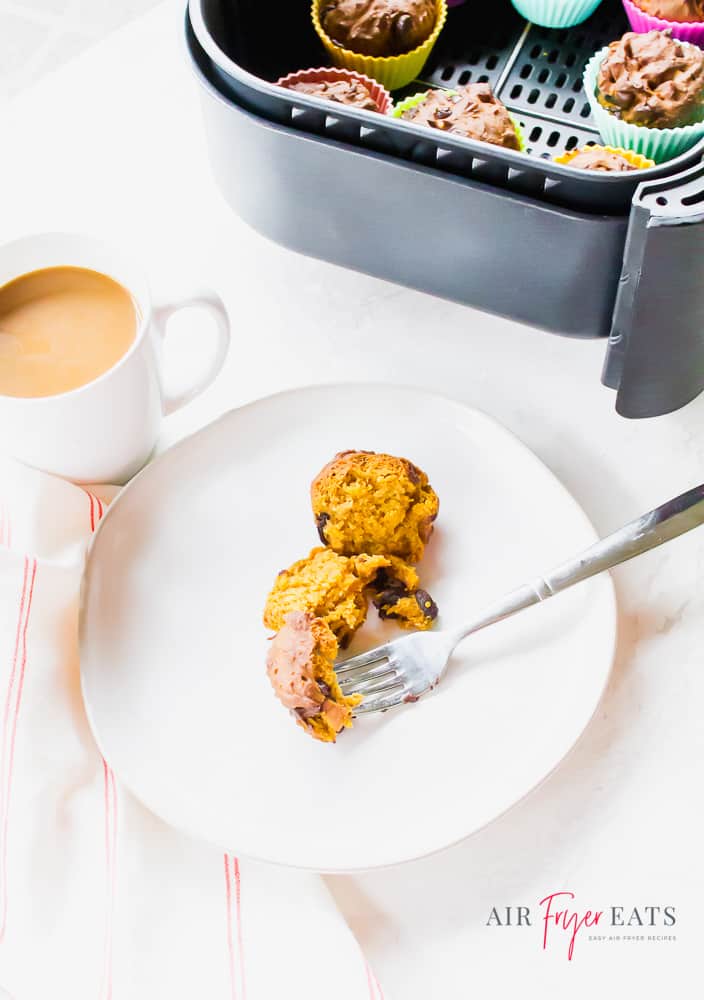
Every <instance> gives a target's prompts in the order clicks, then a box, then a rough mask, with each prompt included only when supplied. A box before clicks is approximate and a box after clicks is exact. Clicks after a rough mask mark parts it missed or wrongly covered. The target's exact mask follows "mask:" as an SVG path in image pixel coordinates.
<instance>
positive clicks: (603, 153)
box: [568, 146, 638, 173]
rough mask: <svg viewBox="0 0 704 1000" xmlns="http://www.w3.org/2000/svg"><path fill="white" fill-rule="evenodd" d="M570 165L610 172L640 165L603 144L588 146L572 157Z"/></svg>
mask: <svg viewBox="0 0 704 1000" xmlns="http://www.w3.org/2000/svg"><path fill="white" fill-rule="evenodd" d="M568 166H570V167H576V168H577V169H578V170H602V171H606V172H609V173H613V172H618V171H621V170H637V169H638V167H636V165H635V164H634V163H631V162H630V160H627V159H626V157H625V156H622V155H621V154H620V153H612V152H610V150H608V149H604V148H603V147H602V146H587V147H585V148H584V149H580V150H579V152H578V153H575V155H574V156H573V157H572V158H571V160H570V162H569V164H568Z"/></svg>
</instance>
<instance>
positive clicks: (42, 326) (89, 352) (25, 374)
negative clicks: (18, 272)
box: [0, 267, 139, 397]
mask: <svg viewBox="0 0 704 1000" xmlns="http://www.w3.org/2000/svg"><path fill="white" fill-rule="evenodd" d="M138 323H139V320H138V314H137V309H136V306H135V303H134V300H133V298H132V296H131V295H130V293H129V292H128V291H127V289H126V288H123V287H122V285H120V284H119V283H118V282H117V281H115V280H114V279H113V278H109V277H108V276H107V275H105V274H100V273H99V272H98V271H91V270H88V269H87V268H82V267H48V268H43V269H42V270H40V271H32V272H31V273H29V274H24V275H22V276H21V277H19V278H15V279H14V280H13V281H10V282H8V283H7V284H6V285H3V286H2V287H0V395H4V396H24V397H36V396H54V395H57V394H58V393H63V392H68V391H70V390H71V389H77V388H79V387H80V386H82V385H86V384H87V383H88V382H92V381H94V379H96V378H98V376H100V375H102V374H103V373H104V372H106V371H108V370H109V369H110V368H112V367H113V365H115V364H116V363H117V362H118V361H119V360H120V358H122V357H123V356H124V355H125V354H126V353H127V351H128V350H129V349H130V347H131V346H132V344H133V343H134V340H135V337H136V334H137V327H138Z"/></svg>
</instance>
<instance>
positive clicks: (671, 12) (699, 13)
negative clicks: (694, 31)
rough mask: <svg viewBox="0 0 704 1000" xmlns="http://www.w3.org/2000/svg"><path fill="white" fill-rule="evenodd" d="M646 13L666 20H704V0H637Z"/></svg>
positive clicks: (637, 3)
mask: <svg viewBox="0 0 704 1000" xmlns="http://www.w3.org/2000/svg"><path fill="white" fill-rule="evenodd" d="M635 2H636V5H637V6H638V7H640V9H641V10H644V11H645V13H646V14H651V15H652V16H653V17H661V18H662V19H663V20H664V21H704V0H635Z"/></svg>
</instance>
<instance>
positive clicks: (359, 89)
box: [285, 80, 379, 111]
mask: <svg viewBox="0 0 704 1000" xmlns="http://www.w3.org/2000/svg"><path fill="white" fill-rule="evenodd" d="M285 86H286V89H287V90H296V91H298V92H299V93H301V94H311V95H312V96H313V97H322V98H324V99H325V100H326V101H335V102H336V103H337V104H348V105H350V106H351V107H354V108H362V109H363V110H364V111H378V110H379V107H378V105H377V103H376V101H375V100H374V98H373V97H372V95H371V94H370V93H369V91H368V90H367V88H366V87H365V86H364V84H363V83H361V82H360V81H359V80H320V81H318V82H315V83H308V82H305V81H298V82H296V83H290V84H286V85H285Z"/></svg>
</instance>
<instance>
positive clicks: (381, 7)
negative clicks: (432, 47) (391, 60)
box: [320, 0, 437, 56]
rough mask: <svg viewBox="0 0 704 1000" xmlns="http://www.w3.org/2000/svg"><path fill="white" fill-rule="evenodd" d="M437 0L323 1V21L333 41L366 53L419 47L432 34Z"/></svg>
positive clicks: (396, 52) (382, 53) (399, 51)
mask: <svg viewBox="0 0 704 1000" xmlns="http://www.w3.org/2000/svg"><path fill="white" fill-rule="evenodd" d="M436 18H437V6H436V2H435V0H322V3H321V5H320V23H321V25H322V27H323V30H324V31H325V32H326V34H327V35H329V36H330V38H332V40H333V41H334V42H337V44H338V45H341V46H342V47H343V48H346V49H350V50H351V51H352V52H359V53H361V54H362V55H367V56H395V55H402V54H403V53H404V52H411V51H412V50H413V49H416V48H418V46H419V45H421V44H422V43H423V42H424V41H425V40H426V38H428V36H429V35H430V34H431V33H432V30H433V28H434V27H435V21H436Z"/></svg>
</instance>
